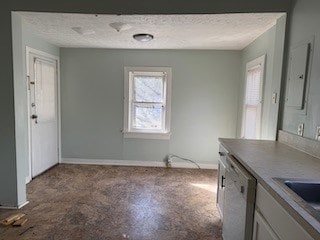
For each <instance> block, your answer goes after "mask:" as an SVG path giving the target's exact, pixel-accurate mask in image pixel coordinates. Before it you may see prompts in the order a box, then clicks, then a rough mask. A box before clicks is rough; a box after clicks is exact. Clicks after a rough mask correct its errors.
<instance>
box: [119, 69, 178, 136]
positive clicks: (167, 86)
mask: <svg viewBox="0 0 320 240" xmlns="http://www.w3.org/2000/svg"><path fill="white" fill-rule="evenodd" d="M134 76H157V77H161V78H162V80H163V99H162V101H161V102H145V101H137V100H135V97H134V94H133V92H134ZM171 81H172V68H170V67H124V98H123V101H124V103H123V106H124V113H123V116H124V119H123V137H124V138H144V139H162V140H169V139H170V121H171V85H172V83H171ZM141 104H142V106H149V107H154V106H158V107H159V106H161V107H162V120H161V122H162V128H161V129H157V130H156V129H150V130H146V129H139V128H134V126H133V125H134V124H133V120H132V119H133V117H132V114H133V110H132V109H133V106H134V105H141Z"/></svg>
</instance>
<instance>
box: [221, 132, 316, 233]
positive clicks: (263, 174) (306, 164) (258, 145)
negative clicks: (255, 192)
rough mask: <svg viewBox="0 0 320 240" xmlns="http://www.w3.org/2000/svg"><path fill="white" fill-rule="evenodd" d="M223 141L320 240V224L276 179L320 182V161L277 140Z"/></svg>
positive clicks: (260, 181)
mask: <svg viewBox="0 0 320 240" xmlns="http://www.w3.org/2000/svg"><path fill="white" fill-rule="evenodd" d="M219 141H220V143H221V144H222V145H223V146H224V147H225V148H226V149H227V150H228V151H229V152H230V154H231V155H233V156H234V157H235V158H236V159H237V160H238V161H239V162H240V163H241V164H242V165H243V166H244V167H245V168H246V169H247V170H248V171H249V172H250V173H251V174H252V175H253V176H254V177H255V178H256V179H257V181H258V183H260V184H261V185H262V186H263V187H264V188H265V189H266V190H267V191H268V192H269V193H270V194H271V195H272V196H273V197H274V198H275V199H276V200H277V201H278V202H279V203H280V204H281V205H282V206H283V208H285V209H286V210H287V211H288V213H289V214H290V215H291V216H292V217H293V218H294V219H295V220H296V221H297V222H299V223H300V225H301V226H302V227H303V228H304V229H305V230H306V231H307V232H308V233H309V234H310V235H311V236H312V237H314V238H315V239H320V222H319V221H318V220H317V219H316V218H314V217H313V216H312V215H311V214H310V213H309V212H308V211H307V210H306V209H305V208H303V207H302V206H301V205H299V204H298V203H297V202H296V201H295V200H294V198H293V197H292V196H290V194H288V193H287V192H286V191H285V190H284V189H283V188H282V187H281V186H280V185H279V183H277V182H276V181H275V180H274V178H300V179H315V180H319V181H320V159H319V158H316V157H313V156H311V155H308V154H306V153H304V152H302V151H299V150H297V149H294V148H292V147H289V146H287V145H285V144H283V143H280V142H277V141H265V140H245V139H225V138H220V139H219Z"/></svg>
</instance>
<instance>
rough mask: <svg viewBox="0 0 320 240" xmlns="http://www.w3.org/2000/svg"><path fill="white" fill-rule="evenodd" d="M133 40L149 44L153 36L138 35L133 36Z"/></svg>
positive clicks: (146, 34)
mask: <svg viewBox="0 0 320 240" xmlns="http://www.w3.org/2000/svg"><path fill="white" fill-rule="evenodd" d="M133 38H134V39H135V40H137V41H139V42H149V41H151V40H152V39H153V35H151V34H148V33H138V34H135V35H133Z"/></svg>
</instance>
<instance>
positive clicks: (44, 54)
mask: <svg viewBox="0 0 320 240" xmlns="http://www.w3.org/2000/svg"><path fill="white" fill-rule="evenodd" d="M25 51H26V54H25V57H26V77H27V78H28V77H29V76H30V66H29V64H30V63H29V57H30V55H31V54H33V55H36V56H39V57H43V58H47V59H50V60H53V61H55V62H56V67H57V117H58V135H57V136H58V149H57V151H58V162H59V163H61V99H60V57H59V56H55V55H52V54H50V53H47V52H44V51H41V50H38V49H34V48H31V47H29V46H26V48H25ZM27 105H28V116H30V107H29V106H30V92H29V90H27ZM30 124H31V123H30V118H29V117H28V149H29V156H28V159H29V175H28V176H27V177H26V184H28V183H29V182H30V181H31V180H32V161H31V151H32V150H31V125H30Z"/></svg>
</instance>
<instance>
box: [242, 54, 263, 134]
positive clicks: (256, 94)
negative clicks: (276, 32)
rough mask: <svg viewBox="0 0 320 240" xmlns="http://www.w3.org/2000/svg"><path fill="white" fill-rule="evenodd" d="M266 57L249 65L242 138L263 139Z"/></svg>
mask: <svg viewBox="0 0 320 240" xmlns="http://www.w3.org/2000/svg"><path fill="white" fill-rule="evenodd" d="M264 62H265V55H263V56H262V57H259V58H257V59H255V60H253V61H251V62H249V63H248V64H247V68H246V89H245V98H244V106H243V120H242V137H243V138H246V139H260V138H261V114H262V110H261V109H262V93H263V89H262V88H263V77H264Z"/></svg>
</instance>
